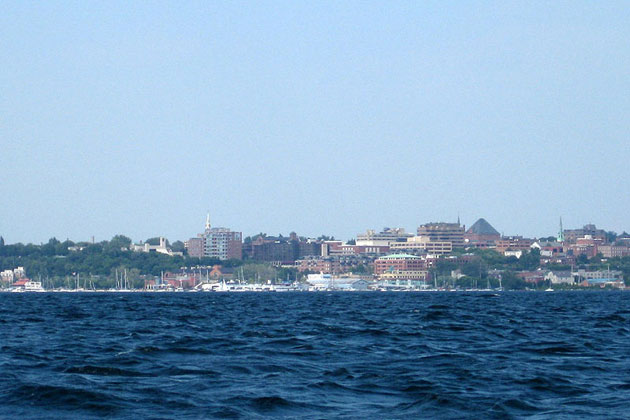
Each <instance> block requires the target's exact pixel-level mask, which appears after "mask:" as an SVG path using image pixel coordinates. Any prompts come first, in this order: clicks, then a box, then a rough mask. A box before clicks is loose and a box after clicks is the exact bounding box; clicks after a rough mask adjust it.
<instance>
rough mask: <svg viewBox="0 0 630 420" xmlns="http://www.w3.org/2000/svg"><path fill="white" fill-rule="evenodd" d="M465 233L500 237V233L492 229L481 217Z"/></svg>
mask: <svg viewBox="0 0 630 420" xmlns="http://www.w3.org/2000/svg"><path fill="white" fill-rule="evenodd" d="M466 233H473V234H475V235H496V236H500V233H499V232H498V231H497V230H496V229H495V228H493V227H492V225H491V224H490V223H488V222H487V221H486V219H484V218H483V217H482V218H480V219H479V220H477V221H476V222H475V223H474V224H473V225H472V226H471V227H470V229H468V232H466Z"/></svg>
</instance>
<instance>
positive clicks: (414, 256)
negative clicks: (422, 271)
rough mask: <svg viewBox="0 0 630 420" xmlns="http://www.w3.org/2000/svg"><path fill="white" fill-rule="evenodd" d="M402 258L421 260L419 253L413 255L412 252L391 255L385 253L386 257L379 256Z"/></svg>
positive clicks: (383, 258)
mask: <svg viewBox="0 0 630 420" xmlns="http://www.w3.org/2000/svg"><path fill="white" fill-rule="evenodd" d="M402 258H411V259H414V260H419V259H420V257H419V256H417V255H411V254H391V255H385V256H384V257H379V258H378V259H379V260H399V259H402Z"/></svg>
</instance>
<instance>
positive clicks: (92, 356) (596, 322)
mask: <svg viewBox="0 0 630 420" xmlns="http://www.w3.org/2000/svg"><path fill="white" fill-rule="evenodd" d="M629 407H630V293H622V292H609V293H606V292H604V293H593V292H590V293H589V292H581V293H580V292H577V293H557V292H556V293H503V294H501V295H500V296H492V295H491V294H482V293H477V294H463V293H278V294H273V293H266V294H263V293H258V294H253V293H252V294H247V293H243V294H209V293H208V294H204V293H190V294H182V293H179V294H131V293H130V294H0V417H2V418H4V417H11V418H13V417H27V418H68V417H73V418H96V417H111V418H132V417H133V418H174V417H176V418H202V417H206V418H207V417H222V418H256V417H284V418H292V417H293V418H333V417H334V418H410V417H411V418H417V417H440V418H462V417H464V418H506V417H517V418H521V417H535V418H567V419H568V418H571V419H572V418H575V417H593V416H595V417H606V418H615V417H618V418H621V417H627V416H629V415H630V414H629V413H630V408H629Z"/></svg>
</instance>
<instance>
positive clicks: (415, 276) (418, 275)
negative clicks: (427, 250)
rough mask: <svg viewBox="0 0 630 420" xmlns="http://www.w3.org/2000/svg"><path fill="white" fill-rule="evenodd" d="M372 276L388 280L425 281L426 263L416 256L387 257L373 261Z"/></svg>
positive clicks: (396, 255) (397, 255)
mask: <svg viewBox="0 0 630 420" xmlns="http://www.w3.org/2000/svg"><path fill="white" fill-rule="evenodd" d="M374 274H375V275H377V276H379V278H388V279H411V280H419V279H426V277H427V263H426V261H425V260H424V259H422V258H421V257H419V256H417V255H411V254H392V255H387V256H384V257H379V258H377V259H376V260H374Z"/></svg>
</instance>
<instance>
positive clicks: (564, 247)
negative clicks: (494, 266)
mask: <svg viewBox="0 0 630 420" xmlns="http://www.w3.org/2000/svg"><path fill="white" fill-rule="evenodd" d="M185 247H186V249H187V251H188V254H189V255H190V256H193V257H213V258H218V259H220V260H226V259H247V260H253V261H261V262H270V263H273V264H274V265H277V266H291V267H296V268H297V269H298V271H300V272H316V273H329V274H341V273H349V272H359V273H361V272H370V273H374V274H375V275H376V276H379V277H381V278H383V277H384V278H391V279H413V280H418V279H426V278H427V276H428V272H429V269H430V268H431V266H432V264H433V263H434V262H435V260H436V259H437V258H439V257H440V256H446V255H451V254H452V253H453V251H454V250H456V249H465V248H485V249H493V250H495V251H496V252H498V253H501V254H503V255H505V256H508V257H514V258H517V259H518V258H521V256H522V255H523V254H525V253H527V252H529V251H531V250H533V249H537V250H538V251H539V253H540V256H541V260H540V262H541V264H567V265H572V264H575V262H576V260H577V259H578V258H579V256H580V255H584V256H586V257H593V256H595V255H597V254H602V255H603V257H606V258H610V257H616V256H627V255H630V236H629V235H622V236H620V237H618V238H615V241H614V242H612V241H611V240H610V235H608V234H607V233H606V232H605V231H604V230H602V229H597V227H596V226H595V225H592V224H589V225H585V226H584V227H583V228H581V229H566V230H565V229H563V228H562V221H560V230H559V232H558V235H557V237H554V238H545V239H536V238H525V237H522V236H503V235H501V234H500V233H499V232H498V231H497V230H496V229H495V228H494V227H493V226H492V225H491V224H490V223H488V221H486V220H485V219H483V218H481V219H479V220H477V221H476V222H475V223H474V224H473V225H472V226H470V228H468V229H466V227H465V225H462V224H461V223H460V222H459V220H458V221H457V222H456V223H444V222H434V223H426V224H423V225H420V226H419V227H418V228H417V230H416V232H414V233H410V232H406V231H405V229H403V228H384V229H383V230H382V231H380V232H378V231H376V230H367V231H366V232H364V233H361V234H358V235H357V237H356V240H355V241H348V242H344V241H338V240H328V239H324V238H320V239H312V238H304V237H300V236H298V235H297V234H296V233H295V232H291V233H290V234H289V236H282V235H279V236H267V235H264V234H260V235H257V236H255V237H253V238H246V240H245V241H243V235H242V233H241V232H237V231H232V230H230V229H228V228H223V227H212V226H211V225H210V216H209V215H208V217H207V219H206V226H205V230H204V232H203V233H200V234H198V235H197V237H195V238H190V239H189V240H188V241H186V242H185ZM460 258H465V257H462V256H460Z"/></svg>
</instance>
